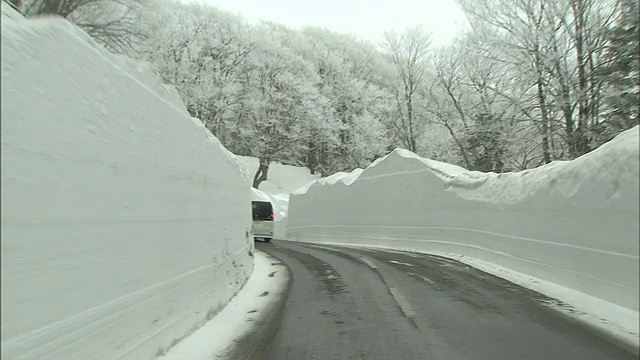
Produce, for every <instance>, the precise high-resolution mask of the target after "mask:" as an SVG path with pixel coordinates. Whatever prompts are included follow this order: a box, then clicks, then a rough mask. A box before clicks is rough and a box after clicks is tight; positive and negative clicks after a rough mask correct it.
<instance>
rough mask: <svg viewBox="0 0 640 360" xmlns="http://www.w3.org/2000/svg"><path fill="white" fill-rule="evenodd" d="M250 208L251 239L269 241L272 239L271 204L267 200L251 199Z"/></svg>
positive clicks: (272, 215)
mask: <svg viewBox="0 0 640 360" xmlns="http://www.w3.org/2000/svg"><path fill="white" fill-rule="evenodd" d="M251 209H252V213H253V224H252V225H251V232H252V233H253V239H254V240H256V239H262V240H263V241H265V242H271V239H273V228H274V226H273V219H274V213H273V206H272V205H271V203H270V202H268V201H252V202H251Z"/></svg>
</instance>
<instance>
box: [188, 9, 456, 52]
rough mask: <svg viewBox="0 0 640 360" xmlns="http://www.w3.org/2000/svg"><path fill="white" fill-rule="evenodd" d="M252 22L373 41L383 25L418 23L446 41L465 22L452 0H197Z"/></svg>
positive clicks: (385, 27) (438, 41)
mask: <svg viewBox="0 0 640 360" xmlns="http://www.w3.org/2000/svg"><path fill="white" fill-rule="evenodd" d="M197 2H204V3H207V4H210V5H213V6H215V7H217V8H219V9H223V10H226V11H229V12H231V13H234V14H238V15H240V16H242V17H244V18H245V19H247V20H249V21H250V22H257V21H260V20H268V21H273V22H276V23H280V24H283V25H286V26H288V27H291V28H295V29H298V28H301V27H303V26H321V27H325V28H328V29H331V30H333V31H336V32H341V33H350V34H354V35H356V36H359V37H361V38H363V39H366V40H370V41H373V42H375V43H377V42H378V41H379V40H381V38H382V34H383V33H384V31H385V30H388V29H393V30H396V31H398V32H401V31H403V30H404V29H406V28H407V27H411V26H415V25H422V26H423V27H424V29H425V30H427V31H431V32H432V34H433V37H432V40H433V45H443V44H448V43H449V42H450V41H451V40H452V39H453V37H454V36H455V34H456V33H457V32H458V29H460V28H462V27H463V26H464V24H465V23H466V21H465V18H464V14H463V13H462V10H460V8H459V7H458V5H457V4H456V2H455V0H322V1H308V0H198V1H197Z"/></svg>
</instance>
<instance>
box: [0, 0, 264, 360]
mask: <svg viewBox="0 0 640 360" xmlns="http://www.w3.org/2000/svg"><path fill="white" fill-rule="evenodd" d="M2 14H3V15H2V21H1V26H2V34H1V38H2V41H1V46H2V107H1V121H0V126H1V129H2V143H1V147H2V161H1V166H2V171H1V185H2V186H1V187H0V188H1V192H2V194H1V195H2V212H1V216H2V219H1V224H2V235H1V239H0V242H1V256H2V261H1V271H0V272H1V274H2V275H1V276H2V294H1V296H2V319H1V321H2V324H1V325H2V326H1V355H2V356H1V357H2V358H7V359H9V358H11V359H18V358H19V359H44V358H55V359H83V360H84V359H91V358H96V357H98V358H105V359H116V358H118V359H148V358H153V357H155V356H156V355H157V354H159V353H162V352H164V351H165V350H166V349H167V348H169V347H170V346H171V345H172V344H174V343H175V342H177V341H179V340H180V339H182V338H183V337H185V336H186V335H188V334H189V333H190V332H192V331H193V330H195V329H197V328H198V327H199V326H201V325H202V324H204V323H205V321H206V320H207V319H210V318H211V317H212V316H213V315H215V314H216V313H217V312H218V311H219V310H220V309H221V308H222V307H223V306H224V305H225V304H226V303H227V301H229V299H231V297H232V296H233V295H234V294H235V293H236V292H237V291H238V290H239V289H240V287H241V286H242V285H243V283H244V282H245V280H246V279H247V277H248V276H249V274H250V273H251V270H252V266H253V258H252V257H251V256H250V255H251V251H252V249H253V241H252V239H250V237H249V231H250V228H251V207H250V203H251V191H250V190H249V187H248V186H247V183H248V182H249V180H248V179H247V177H246V176H244V175H243V173H244V171H243V170H242V169H241V168H240V165H239V163H238V162H237V160H235V158H234V157H232V156H230V153H229V152H228V151H227V150H226V149H224V148H223V147H222V146H221V145H220V143H219V141H218V140H217V139H216V138H215V137H213V136H212V135H211V134H210V133H209V132H208V131H207V130H206V129H205V128H204V126H203V125H202V124H201V123H200V122H199V121H197V120H194V119H192V118H191V117H190V116H189V115H188V113H187V111H186V109H185V108H184V105H182V102H181V101H180V99H179V98H177V97H176V96H175V93H174V92H172V90H171V89H170V88H168V87H166V86H164V85H163V84H162V83H161V82H160V81H159V80H158V78H157V77H156V76H155V75H153V74H152V73H151V72H150V70H149V67H148V66H146V65H144V64H138V63H135V62H133V61H131V60H128V59H126V58H122V57H118V56H114V55H112V54H109V53H108V52H107V51H105V50H104V49H102V48H100V47H99V46H98V45H96V43H95V42H94V41H93V40H92V39H91V38H89V36H88V35H87V34H85V33H83V32H82V31H81V30H80V29H78V28H77V27H76V26H74V25H72V24H70V23H68V22H67V21H66V20H63V19H59V18H40V19H36V20H31V19H30V20H24V19H22V18H21V16H20V15H18V14H17V13H15V11H13V10H12V9H10V8H9V9H7V6H6V4H5V3H4V2H3V4H2Z"/></svg>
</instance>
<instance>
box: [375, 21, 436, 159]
mask: <svg viewBox="0 0 640 360" xmlns="http://www.w3.org/2000/svg"><path fill="white" fill-rule="evenodd" d="M429 45H430V34H428V33H426V32H424V30H422V28H420V27H416V28H412V29H408V30H406V31H405V32H404V33H402V34H400V35H398V34H396V33H395V32H393V31H388V32H386V33H385V35H384V43H383V48H384V50H385V52H386V53H387V55H388V56H389V59H390V61H391V63H392V64H393V66H394V68H395V70H396V72H397V81H395V82H394V83H393V85H392V86H393V89H394V93H395V94H394V96H395V101H396V106H397V112H396V113H395V116H394V119H393V120H392V124H393V126H394V130H395V131H396V134H397V136H398V138H399V139H400V140H401V141H402V143H403V145H404V147H405V148H407V149H408V150H410V151H413V152H416V151H417V149H418V142H419V138H420V136H421V135H422V131H423V126H424V123H425V119H424V118H423V116H422V114H420V113H419V112H418V111H416V108H415V101H416V97H417V96H418V95H417V93H418V91H419V90H420V88H421V87H422V86H424V81H425V76H426V73H427V64H426V63H427V56H428V50H429Z"/></svg>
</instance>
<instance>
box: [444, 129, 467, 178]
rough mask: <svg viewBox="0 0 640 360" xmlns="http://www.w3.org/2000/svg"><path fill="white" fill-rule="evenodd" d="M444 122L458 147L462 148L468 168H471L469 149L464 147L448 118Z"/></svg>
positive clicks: (461, 151)
mask: <svg viewBox="0 0 640 360" xmlns="http://www.w3.org/2000/svg"><path fill="white" fill-rule="evenodd" d="M443 123H444V126H446V127H447V130H449V134H451V137H452V138H453V141H454V142H455V143H456V145H457V146H458V149H460V154H461V155H462V159H463V160H464V163H465V165H466V167H467V170H471V162H470V161H469V157H468V156H467V151H466V150H465V149H464V146H463V145H462V142H461V141H460V139H458V137H457V136H456V134H455V133H454V132H453V129H452V128H451V126H449V123H448V122H447V121H446V120H445V121H443Z"/></svg>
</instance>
